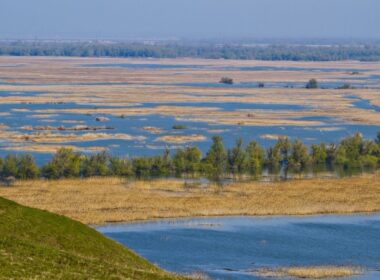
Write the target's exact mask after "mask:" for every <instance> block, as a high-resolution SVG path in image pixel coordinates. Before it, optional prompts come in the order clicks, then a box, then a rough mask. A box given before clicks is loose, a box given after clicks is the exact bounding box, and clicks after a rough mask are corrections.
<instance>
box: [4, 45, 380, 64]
mask: <svg viewBox="0 0 380 280" xmlns="http://www.w3.org/2000/svg"><path fill="white" fill-rule="evenodd" d="M0 55H15V56H81V57H101V56H106V57H155V58H175V57H197V58H224V59H259V60H293V61H301V60H309V61H335V60H349V59H351V60H367V61H378V60H380V46H379V45H376V44H371V45H368V46H362V45H340V46H339V45H331V46H323V47H318V46H306V45H303V46H302V45H280V44H276V45H267V46H259V45H252V46H245V45H239V44H234V45H231V44H230V45H228V44H224V45H220V44H212V43H208V44H206V43H202V44H191V43H186V44H181V43H155V44H143V43H126V42H125V43H109V42H107V43H104V42H69V43H68V42H22V41H20V42H18V41H15V42H0Z"/></svg>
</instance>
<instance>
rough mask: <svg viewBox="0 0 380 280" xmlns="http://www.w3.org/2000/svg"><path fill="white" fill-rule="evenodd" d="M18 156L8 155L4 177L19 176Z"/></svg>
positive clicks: (4, 165)
mask: <svg viewBox="0 0 380 280" xmlns="http://www.w3.org/2000/svg"><path fill="white" fill-rule="evenodd" d="M17 162H18V159H17V156H16V155H7V156H6V157H5V159H4V164H3V178H7V177H15V178H16V177H17V171H18V170H17Z"/></svg>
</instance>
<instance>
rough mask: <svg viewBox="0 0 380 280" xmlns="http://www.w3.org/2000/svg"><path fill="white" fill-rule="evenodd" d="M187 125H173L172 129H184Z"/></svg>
mask: <svg viewBox="0 0 380 280" xmlns="http://www.w3.org/2000/svg"><path fill="white" fill-rule="evenodd" d="M186 128H187V125H185V124H175V125H173V129H186Z"/></svg>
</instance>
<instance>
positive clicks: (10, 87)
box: [0, 57, 380, 162]
mask: <svg viewBox="0 0 380 280" xmlns="http://www.w3.org/2000/svg"><path fill="white" fill-rule="evenodd" d="M379 69H380V63H379V62H357V61H341V62H289V61H280V62H278V61H277V62H275V61H252V60H251V61H249V60H247V61H235V60H207V59H190V58H179V59H122V58H62V57H60V58H56V57H0V97H1V98H0V117H1V119H0V155H4V154H6V153H11V152H13V151H17V152H31V153H34V154H35V155H36V156H37V157H38V158H39V162H43V161H45V160H46V159H47V158H48V157H49V156H50V155H51V153H53V152H55V151H56V150H57V149H59V147H61V146H69V147H72V148H74V149H75V150H76V151H83V152H94V151H95V152H96V151H102V150H107V151H109V152H111V153H113V154H116V155H128V156H136V155H139V156H140V155H153V154H159V153H161V152H162V151H163V150H164V149H165V148H166V147H169V148H171V149H172V150H175V149H176V148H178V147H183V146H185V145H189V144H194V145H197V146H199V147H200V148H201V150H202V151H205V150H207V148H208V147H209V145H210V142H211V137H212V136H213V135H220V136H222V137H224V139H225V142H226V145H227V146H231V145H232V144H233V143H234V141H235V140H236V139H237V138H239V137H242V138H243V139H244V141H245V142H248V141H249V140H257V141H259V142H260V144H262V145H263V146H266V147H267V146H269V145H272V144H273V143H274V141H276V139H277V138H278V137H279V136H289V137H290V138H300V139H301V140H303V141H304V142H305V143H306V144H312V143H318V142H321V141H325V142H338V141H339V140H340V139H341V138H342V137H345V136H348V135H352V134H353V133H355V132H358V131H359V132H361V133H362V134H363V136H364V137H365V138H371V139H372V138H374V137H375V133H376V132H377V131H378V130H380V95H379V94H378V93H379V90H380V70H379ZM222 77H230V78H232V79H233V81H234V84H233V85H228V84H222V83H219V81H220V80H221V78H222ZM313 78H315V79H317V81H318V82H319V85H320V88H319V89H305V85H306V83H307V82H308V81H309V80H310V79H313ZM175 127H183V129H175Z"/></svg>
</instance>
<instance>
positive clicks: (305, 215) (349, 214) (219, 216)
mask: <svg viewBox="0 0 380 280" xmlns="http://www.w3.org/2000/svg"><path fill="white" fill-rule="evenodd" d="M376 215H380V210H376V211H373V212H352V213H348V212H342V213H315V214H304V215H300V214H294V215H293V214H286V215H281V214H280V215H270V214H269V215H228V214H226V215H217V216H191V217H189V216H184V217H172V218H155V219H148V220H133V221H120V222H112V221H111V222H107V221H106V222H105V223H103V224H87V226H89V227H91V228H94V229H97V228H100V227H107V226H118V225H120V226H123V225H126V226H129V225H138V224H141V225H142V224H151V223H161V222H162V223H165V222H166V223H168V222H171V221H173V222H177V221H186V220H202V219H224V218H232V219H234V218H257V219H270V218H274V219H277V218H299V219H302V218H314V217H333V216H341V217H346V216H352V217H355V216H376Z"/></svg>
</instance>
